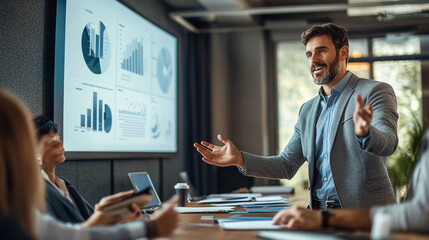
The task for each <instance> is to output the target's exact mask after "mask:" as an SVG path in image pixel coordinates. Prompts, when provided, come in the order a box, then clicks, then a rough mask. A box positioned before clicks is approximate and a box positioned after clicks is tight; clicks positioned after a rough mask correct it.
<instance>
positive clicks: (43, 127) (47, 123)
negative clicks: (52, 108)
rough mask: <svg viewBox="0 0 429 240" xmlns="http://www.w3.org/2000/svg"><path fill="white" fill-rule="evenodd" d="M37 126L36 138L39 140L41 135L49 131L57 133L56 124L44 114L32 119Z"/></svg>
mask: <svg viewBox="0 0 429 240" xmlns="http://www.w3.org/2000/svg"><path fill="white" fill-rule="evenodd" d="M34 123H35V124H36V128H37V139H38V140H40V139H41V138H42V136H43V135H46V134H49V133H50V132H51V131H53V132H54V133H58V124H57V123H56V122H54V121H52V120H51V119H49V118H47V117H45V116H38V117H36V118H35V119H34Z"/></svg>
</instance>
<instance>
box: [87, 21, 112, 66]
mask: <svg viewBox="0 0 429 240" xmlns="http://www.w3.org/2000/svg"><path fill="white" fill-rule="evenodd" d="M82 54H83V59H84V60H85V63H86V66H88V68H89V70H90V71H91V72H93V73H95V74H102V73H103V72H105V71H106V70H107V68H108V67H109V63H110V41H109V35H108V34H107V31H106V27H105V26H104V24H103V23H102V22H100V21H98V22H97V23H91V22H90V23H88V24H86V26H85V27H84V29H83V32H82Z"/></svg>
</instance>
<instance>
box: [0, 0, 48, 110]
mask: <svg viewBox="0 0 429 240" xmlns="http://www.w3.org/2000/svg"><path fill="white" fill-rule="evenodd" d="M44 7H45V4H44V1H40V0H28V1H26V0H17V1H1V3H0V16H1V17H0V65H1V67H0V87H1V88H5V89H7V90H9V91H10V92H13V93H14V94H16V95H17V96H18V97H19V98H21V100H23V101H24V102H25V103H26V104H27V106H28V107H29V108H30V110H31V112H32V113H33V114H35V115H39V114H42V112H43V95H42V92H43V70H44V69H43V62H44V59H43V54H44V49H43V42H44V35H43V33H44V29H43V28H44V14H45V9H44Z"/></svg>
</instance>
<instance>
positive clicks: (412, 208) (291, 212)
mask: <svg viewBox="0 0 429 240" xmlns="http://www.w3.org/2000/svg"><path fill="white" fill-rule="evenodd" d="M428 203H429V131H427V132H426V134H425V138H424V142H423V144H422V146H421V149H420V157H419V160H418V162H417V164H416V166H415V168H414V171H413V177H412V181H411V185H410V188H409V191H408V193H407V197H406V199H405V201H404V202H402V203H400V204H393V205H386V206H379V207H373V208H371V209H369V210H363V209H362V210H357V209H355V210H332V211H329V212H327V211H316V210H307V209H304V208H301V207H293V208H290V209H286V210H283V211H281V212H279V213H277V215H276V216H275V217H274V219H273V223H274V224H277V225H285V226H286V227H287V228H291V229H320V228H322V227H335V228H345V229H370V228H371V225H372V221H373V219H374V216H375V214H377V213H387V214H388V215H390V220H391V230H392V231H413V232H423V233H429V228H428V226H429V204H428Z"/></svg>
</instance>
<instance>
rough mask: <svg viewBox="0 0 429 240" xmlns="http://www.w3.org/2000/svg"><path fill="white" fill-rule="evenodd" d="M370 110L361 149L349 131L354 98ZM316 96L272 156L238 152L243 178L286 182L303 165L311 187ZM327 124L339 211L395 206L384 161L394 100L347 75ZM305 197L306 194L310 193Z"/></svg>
mask: <svg viewBox="0 0 429 240" xmlns="http://www.w3.org/2000/svg"><path fill="white" fill-rule="evenodd" d="M357 94H360V95H361V96H362V98H363V100H364V104H366V103H367V102H370V103H371V104H372V106H373V118H372V121H371V126H370V129H369V137H370V139H369V142H368V143H367V144H366V146H365V148H364V149H362V147H361V145H360V144H359V142H358V140H357V136H356V134H355V132H354V122H353V114H354V111H355V108H356V100H355V99H356V95H357ZM319 106H320V97H319V96H316V97H315V98H313V99H311V100H310V101H308V102H306V103H304V104H303V105H302V107H301V110H300V113H299V119H298V122H297V123H296V125H295V133H294V135H293V136H292V138H291V140H290V141H289V143H288V144H287V146H286V147H285V149H284V151H283V152H282V153H281V154H280V155H278V156H270V157H262V156H256V155H252V154H249V153H246V152H243V157H244V167H243V169H240V170H241V171H242V173H244V174H245V175H248V176H255V177H266V178H287V179H291V178H292V177H293V176H294V175H295V173H296V171H297V170H298V169H299V167H300V166H301V165H302V164H303V163H304V161H307V162H308V173H309V186H310V190H311V186H312V184H313V183H314V165H315V156H314V150H315V146H314V144H315V137H316V122H317V110H318V108H319ZM334 121H335V122H334V123H333V126H334V127H333V133H334V134H332V136H333V139H329V142H331V143H332V146H331V158H330V165H331V170H332V176H333V179H334V183H335V188H336V190H337V193H338V197H339V200H340V204H341V206H342V207H343V208H369V207H371V206H375V205H383V204H389V203H394V202H395V197H394V194H393V189H392V185H391V183H390V180H389V176H388V174H387V170H386V165H385V162H386V156H389V155H391V154H392V153H393V152H394V151H395V149H396V147H397V145H398V136H397V132H396V129H397V121H398V113H397V112H396V96H395V93H394V91H393V89H392V87H391V86H390V85H389V84H386V83H383V82H377V81H373V80H369V79H362V78H358V77H357V76H356V75H354V74H353V75H352V76H351V77H350V79H349V81H348V83H347V85H346V87H345V88H344V91H343V92H342V94H341V96H340V99H339V105H338V107H337V110H336V113H335V120H334ZM310 197H311V191H310Z"/></svg>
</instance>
